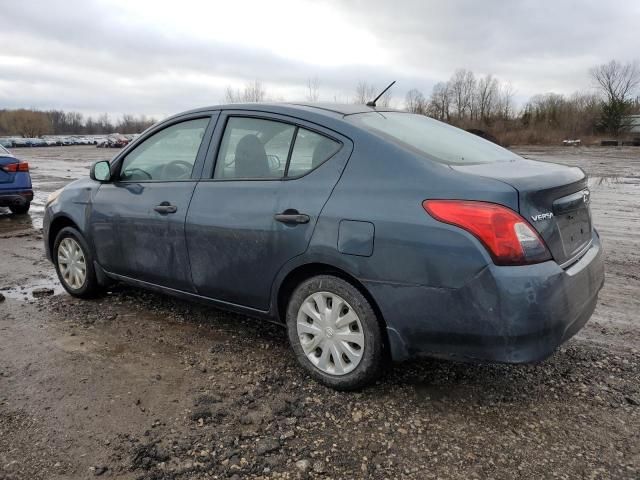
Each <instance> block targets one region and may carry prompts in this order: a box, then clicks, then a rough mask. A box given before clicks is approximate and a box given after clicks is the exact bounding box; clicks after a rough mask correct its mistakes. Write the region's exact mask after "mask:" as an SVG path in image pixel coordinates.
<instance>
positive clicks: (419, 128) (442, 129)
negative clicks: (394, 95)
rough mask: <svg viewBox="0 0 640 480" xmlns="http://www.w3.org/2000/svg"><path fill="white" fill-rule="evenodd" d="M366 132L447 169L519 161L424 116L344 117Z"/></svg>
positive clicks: (396, 114)
mask: <svg viewBox="0 0 640 480" xmlns="http://www.w3.org/2000/svg"><path fill="white" fill-rule="evenodd" d="M347 118H348V119H349V120H350V121H352V122H354V123H356V124H358V125H359V126H361V127H363V128H365V129H366V130H369V131H372V132H374V133H377V134H379V135H381V136H382V137H384V138H387V139H388V140H390V141H392V142H394V143H398V144H400V145H403V146H405V147H408V148H410V149H412V150H416V151H418V152H419V153H424V154H427V155H428V156H429V157H430V158H431V159H432V160H435V161H437V162H440V163H444V164H448V165H471V164H478V163H493V162H501V161H513V160H517V159H520V157H519V156H518V155H516V154H515V153H512V152H510V151H509V150H507V149H505V148H502V147H500V146H499V145H496V144H495V143H491V142H489V141H487V140H484V139H482V138H480V137H478V136H477V135H474V134H472V133H469V132H465V131H464V130H461V129H459V128H456V127H452V126H451V125H447V124H446V123H443V122H439V121H437V120H434V119H432V118H429V117H425V116H424V115H416V114H412V113H402V112H371V113H362V114H357V115H350V116H348V117H347Z"/></svg>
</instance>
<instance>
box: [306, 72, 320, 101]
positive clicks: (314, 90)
mask: <svg viewBox="0 0 640 480" xmlns="http://www.w3.org/2000/svg"><path fill="white" fill-rule="evenodd" d="M319 99H320V80H318V77H313V78H310V79H308V80H307V102H317V101H318V100H319Z"/></svg>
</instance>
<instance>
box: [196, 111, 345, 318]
mask: <svg viewBox="0 0 640 480" xmlns="http://www.w3.org/2000/svg"><path fill="white" fill-rule="evenodd" d="M218 123H219V125H220V127H219V128H218V129H217V132H216V135H215V136H214V142H217V143H219V148H218V149H217V154H216V155H214V153H215V152H212V154H211V158H209V159H208V160H207V164H206V165H205V172H207V170H208V168H209V169H210V170H209V171H210V172H212V175H211V173H210V174H209V176H210V178H209V179H205V178H203V179H202V180H201V181H200V182H199V183H198V185H197V186H196V189H195V192H194V195H193V199H192V201H191V206H190V207H189V213H188V215H187V223H186V233H187V245H188V248H189V253H190V258H191V270H192V276H193V281H194V285H195V287H196V290H197V292H198V293H199V294H200V295H204V296H207V297H210V298H214V299H217V300H221V301H225V302H228V303H233V304H238V305H243V306H248V307H252V308H255V309H258V310H267V309H268V308H269V298H270V292H271V286H272V284H273V281H274V278H275V276H276V274H277V273H278V270H279V269H280V268H281V267H282V266H283V265H284V264H285V263H286V262H287V261H288V260H290V259H291V258H293V257H295V256H297V255H300V254H302V253H304V251H305V250H306V248H307V246H308V244H309V241H310V239H311V235H312V233H313V230H314V227H315V224H316V221H317V219H318V216H319V214H320V211H321V210H322V207H323V205H324V204H325V202H326V201H327V199H328V197H329V195H330V194H331V190H332V189H333V187H334V186H335V184H336V182H337V181H338V179H339V178H340V174H341V173H342V170H343V168H344V166H345V164H346V161H347V159H348V158H349V155H350V153H351V150H352V146H351V142H350V141H349V140H348V139H345V138H341V137H340V138H338V137H337V136H336V135H335V134H334V133H330V132H327V131H324V130H323V129H321V128H320V127H317V126H313V125H311V124H306V123H304V122H297V121H294V120H291V119H290V118H288V117H278V116H276V115H267V114H259V113H257V112H254V113H249V112H245V113H239V112H234V113H228V114H223V115H221V118H220V121H219V122H218ZM212 150H213V149H212ZM214 165H215V168H214ZM205 176H206V174H203V177H205ZM211 177H212V178H211Z"/></svg>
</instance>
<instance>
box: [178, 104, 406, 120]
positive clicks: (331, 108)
mask: <svg viewBox="0 0 640 480" xmlns="http://www.w3.org/2000/svg"><path fill="white" fill-rule="evenodd" d="M211 110H254V111H261V112H270V113H283V114H295V113H296V112H297V113H302V114H304V113H307V114H308V113H313V114H316V115H321V116H326V117H331V118H342V117H346V116H348V115H355V114H358V113H369V112H395V111H400V110H397V109H394V108H389V107H370V106H367V105H360V104H351V103H268V102H255V103H230V104H223V105H212V106H210V107H203V108H196V109H193V110H189V111H188V112H182V113H180V114H178V115H176V116H182V115H186V114H192V113H199V112H206V111H211Z"/></svg>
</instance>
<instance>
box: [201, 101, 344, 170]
mask: <svg viewBox="0 0 640 480" xmlns="http://www.w3.org/2000/svg"><path fill="white" fill-rule="evenodd" d="M259 113H262V112H247V113H246V114H244V113H243V112H242V111H237V110H227V111H223V112H222V115H223V116H224V125H221V126H220V128H221V129H222V130H221V133H220V138H219V139H217V145H216V148H215V151H214V155H213V156H214V159H213V168H212V170H211V174H210V175H211V177H206V178H205V177H204V176H203V177H202V178H201V179H200V181H202V182H274V181H275V182H283V181H285V182H286V181H290V180H298V179H300V178H303V177H306V176H307V175H309V174H310V173H311V172H314V171H315V170H317V169H318V168H320V167H321V166H322V165H324V164H325V163H326V162H328V161H329V160H331V159H332V158H333V157H335V156H336V155H337V154H338V153H339V152H340V151H342V149H343V148H344V145H345V143H344V142H343V141H342V140H340V139H338V138H336V137H332V136H330V135H327V134H326V133H325V132H323V131H320V130H318V129H315V128H313V127H309V126H308V125H306V124H301V123H298V122H296V120H297V119H296V118H294V117H291V120H283V119H280V118H277V117H273V116H270V115H269V113H268V112H265V114H264V115H261V114H259ZM275 115H279V114H275ZM231 118H253V119H256V120H265V121H270V122H278V123H284V124H286V125H291V126H293V127H295V130H294V132H293V140H292V142H291V145H289V153H288V154H287V163H286V165H285V170H284V171H283V175H282V176H281V177H277V178H253V177H246V178H215V174H216V166H217V164H218V155H219V154H220V147H221V146H222V140H223V139H224V134H225V132H226V130H227V126H228V124H229V120H230V119H231ZM301 128H302V129H304V130H308V131H310V132H312V133H316V134H318V135H321V136H323V137H325V138H328V139H329V140H332V141H334V142H336V143H337V144H338V145H339V147H338V148H337V149H336V151H335V152H333V153H332V154H331V156H329V157H327V158H326V159H325V160H324V161H323V162H322V163H320V164H319V165H316V166H315V167H314V168H312V169H310V170H308V171H306V172H305V173H303V174H302V175H296V176H295V177H289V176H287V173H288V172H289V163H290V161H291V155H292V154H293V147H294V146H295V143H296V140H297V138H298V130H300V129H301ZM204 173H205V172H203V174H204Z"/></svg>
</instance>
